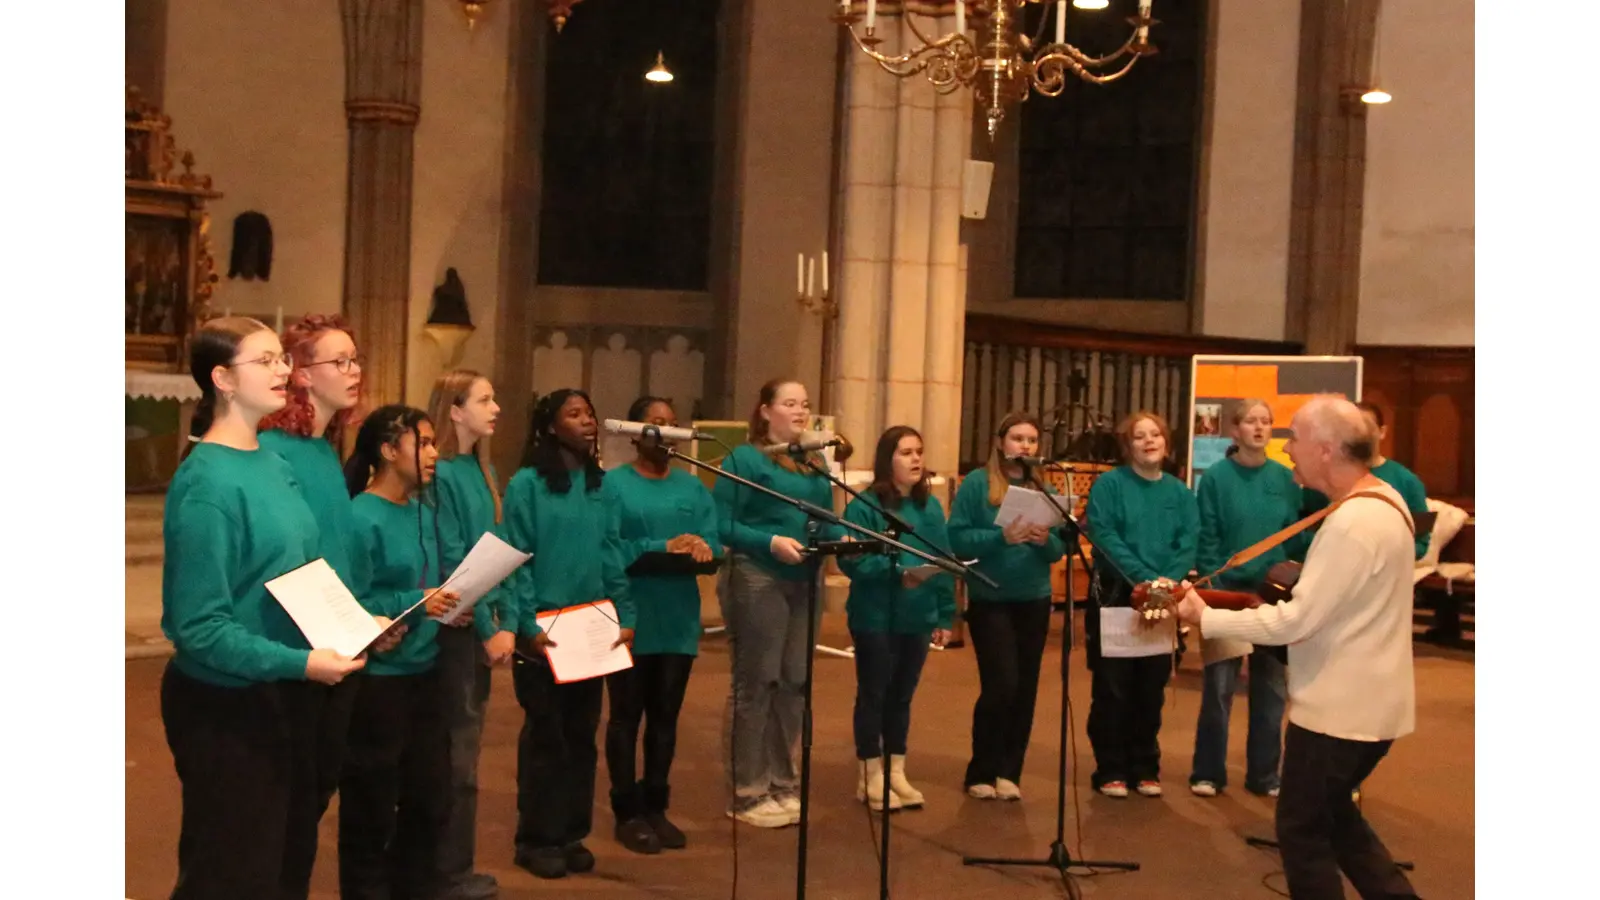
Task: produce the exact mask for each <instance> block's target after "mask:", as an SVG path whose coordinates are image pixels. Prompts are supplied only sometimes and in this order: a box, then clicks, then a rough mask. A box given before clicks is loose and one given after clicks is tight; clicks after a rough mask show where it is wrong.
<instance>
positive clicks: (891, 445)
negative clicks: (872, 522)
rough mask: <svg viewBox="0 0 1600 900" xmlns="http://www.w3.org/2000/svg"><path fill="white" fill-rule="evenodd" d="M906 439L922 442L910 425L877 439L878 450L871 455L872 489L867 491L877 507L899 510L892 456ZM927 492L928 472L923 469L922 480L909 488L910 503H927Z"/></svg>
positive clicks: (894, 428)
mask: <svg viewBox="0 0 1600 900" xmlns="http://www.w3.org/2000/svg"><path fill="white" fill-rule="evenodd" d="M908 437H914V438H916V439H917V440H919V441H920V440H922V434H921V433H920V432H918V431H917V430H916V429H915V428H912V427H911V426H910V425H896V426H894V427H892V428H890V429H889V430H888V431H885V432H884V433H883V434H882V435H881V436H880V437H879V438H878V449H876V450H875V451H873V453H872V487H871V488H869V490H871V491H872V493H873V494H874V495H875V496H877V498H878V505H880V506H882V507H884V508H885V509H899V508H900V500H901V499H902V498H901V496H900V489H899V488H897V487H895V483H894V454H895V451H897V450H899V449H900V442H901V441H902V440H904V439H905V438H908ZM924 449H926V448H924ZM928 492H929V487H928V470H927V468H926V467H924V468H923V470H922V478H921V479H919V480H918V481H917V483H916V484H914V485H912V486H911V502H912V503H915V504H916V505H917V506H918V507H921V506H922V505H924V504H926V503H927V502H928Z"/></svg>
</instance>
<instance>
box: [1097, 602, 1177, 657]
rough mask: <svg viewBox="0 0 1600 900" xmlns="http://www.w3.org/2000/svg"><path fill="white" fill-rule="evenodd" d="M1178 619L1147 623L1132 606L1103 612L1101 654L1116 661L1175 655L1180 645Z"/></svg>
mask: <svg viewBox="0 0 1600 900" xmlns="http://www.w3.org/2000/svg"><path fill="white" fill-rule="evenodd" d="M1177 628H1178V620H1177V618H1176V617H1168V618H1166V619H1164V620H1162V621H1160V622H1156V623H1154V624H1149V625H1147V624H1145V621H1144V616H1143V615H1142V614H1140V612H1139V611H1138V610H1136V609H1134V608H1132V607H1129V606H1108V607H1101V609H1100V655H1101V656H1105V657H1110V658H1113V659H1137V658H1139V657H1144V656H1160V655H1161V654H1163V653H1172V652H1174V651H1175V650H1176V648H1177V646H1178V644H1177V641H1178V631H1177Z"/></svg>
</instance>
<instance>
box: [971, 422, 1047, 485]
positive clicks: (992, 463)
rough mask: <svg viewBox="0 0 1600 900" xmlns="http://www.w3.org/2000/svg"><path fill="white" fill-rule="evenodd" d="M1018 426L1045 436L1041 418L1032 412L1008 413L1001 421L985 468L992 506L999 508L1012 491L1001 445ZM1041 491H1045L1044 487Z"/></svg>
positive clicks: (1035, 474) (1037, 477)
mask: <svg viewBox="0 0 1600 900" xmlns="http://www.w3.org/2000/svg"><path fill="white" fill-rule="evenodd" d="M1018 425H1032V426H1033V430H1034V431H1036V432H1038V433H1039V434H1040V435H1043V434H1044V429H1043V428H1041V427H1040V426H1039V417H1038V416H1036V415H1034V414H1033V413H1031V412H1023V411H1020V410H1018V411H1013V412H1008V413H1006V415H1005V418H1003V419H1001V420H1000V425H999V427H998V428H996V429H995V430H994V445H993V447H992V448H991V449H990V450H989V462H988V464H987V465H986V466H984V468H985V469H987V470H988V472H989V505H990V506H999V505H1000V504H1002V503H1004V502H1005V500H1006V491H1009V490H1010V489H1011V482H1010V481H1009V480H1007V478H1006V473H1005V468H1004V467H1005V460H1003V459H1001V458H1000V444H1001V443H1002V442H1003V441H1005V439H1006V435H1007V434H1008V433H1010V431H1011V429H1013V428H1015V427H1017V426H1018ZM1033 479H1034V481H1035V482H1037V481H1039V476H1038V473H1037V472H1035V473H1033ZM1040 490H1043V487H1042V486H1041V487H1040Z"/></svg>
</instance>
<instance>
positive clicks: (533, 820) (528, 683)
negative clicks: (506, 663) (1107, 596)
mask: <svg viewBox="0 0 1600 900" xmlns="http://www.w3.org/2000/svg"><path fill="white" fill-rule="evenodd" d="M523 652H524V653H527V654H528V655H529V656H530V657H533V658H532V659H522V658H518V659H517V661H516V664H515V665H514V666H513V668H512V676H511V677H512V681H513V683H514V684H515V686H516V690H517V703H518V704H519V705H520V706H521V707H522V712H523V719H522V734H521V735H520V736H519V737H518V738H517V837H516V843H517V848H518V849H519V850H539V849H547V848H556V847H565V846H567V845H569V844H574V843H576V842H578V841H581V840H583V839H584V838H586V837H588V836H589V831H590V829H591V828H592V827H593V825H594V778H595V769H596V767H597V766H598V764H599V761H600V753H599V750H598V749H597V748H596V746H595V733H596V732H597V731H598V730H599V728H600V701H601V698H602V697H603V696H604V693H605V681H604V679H600V678H590V679H588V680H587V681H574V682H570V683H568V684H556V681H555V678H554V677H553V676H552V675H551V673H550V663H549V662H548V661H546V660H545V659H544V654H542V653H540V654H539V655H538V656H534V655H533V651H532V648H531V647H527V646H524V648H523Z"/></svg>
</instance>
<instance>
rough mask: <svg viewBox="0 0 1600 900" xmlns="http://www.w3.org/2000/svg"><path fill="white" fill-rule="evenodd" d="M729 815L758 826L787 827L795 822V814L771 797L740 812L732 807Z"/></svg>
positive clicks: (747, 823)
mask: <svg viewBox="0 0 1600 900" xmlns="http://www.w3.org/2000/svg"><path fill="white" fill-rule="evenodd" d="M728 817H729V818H732V819H738V820H739V821H741V822H743V823H745V824H746V825H754V826H755V827H757V828H787V827H788V826H790V825H793V824H794V822H795V818H794V815H793V814H792V813H790V812H789V811H788V810H787V809H784V808H783V804H781V803H779V802H778V801H777V800H774V799H773V798H771V797H767V798H765V799H763V800H762V801H761V802H760V803H757V804H755V805H754V806H750V807H746V808H745V809H742V810H739V811H738V812H735V811H734V810H731V809H730V810H728Z"/></svg>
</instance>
